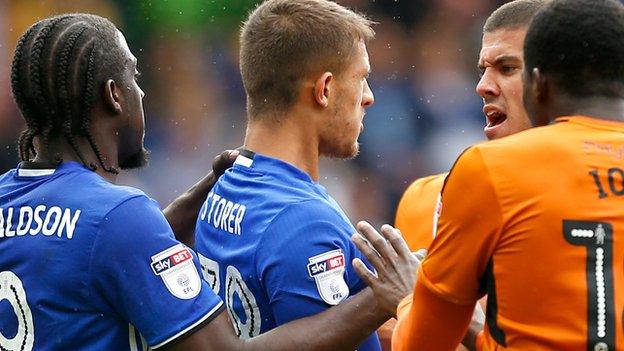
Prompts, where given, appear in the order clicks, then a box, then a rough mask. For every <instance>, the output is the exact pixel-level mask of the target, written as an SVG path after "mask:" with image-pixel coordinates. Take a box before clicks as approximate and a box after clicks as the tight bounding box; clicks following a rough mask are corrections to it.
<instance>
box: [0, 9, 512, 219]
mask: <svg viewBox="0 0 624 351" xmlns="http://www.w3.org/2000/svg"><path fill="white" fill-rule="evenodd" d="M258 2H259V1H254V0H179V1H177V0H135V1H123V0H116V1H113V0H71V1H70V0H57V1H53V0H0V172H2V173H4V172H5V171H6V170H8V169H10V168H12V167H14V166H15V165H16V163H17V152H16V139H17V135H18V133H19V131H20V130H21V128H22V127H23V122H22V121H21V118H20V117H19V113H18V111H17V109H16V107H15V104H14V103H13V100H12V98H11V94H10V84H9V70H10V60H11V57H12V55H13V50H14V47H15V43H16V41H17V39H18V38H19V36H20V35H21V34H22V33H23V31H24V30H25V29H26V28H27V27H28V26H29V25H30V24H32V23H33V22H35V21H36V20H38V19H41V18H44V17H47V16H49V15H52V14H56V13H63V12H91V13H95V14H99V15H102V16H105V17H108V18H110V19H111V20H112V21H113V22H114V23H115V24H116V25H117V26H118V27H119V28H120V29H121V30H122V31H123V32H124V34H125V35H126V38H127V39H128V42H129V45H130V48H131V50H132V51H133V52H134V54H135V55H136V56H137V57H138V58H139V70H140V71H141V72H142V76H141V81H140V84H141V86H142V88H143V90H144V91H145V92H146V94H147V95H146V97H145V100H144V106H145V111H146V124H147V134H146V144H147V147H148V148H149V149H151V151H152V153H151V161H150V166H149V167H148V168H146V169H142V170H138V171H130V172H128V173H125V174H124V175H123V176H122V177H121V178H120V183H123V184H129V185H134V186H137V187H139V188H141V189H143V190H145V191H146V192H147V193H148V194H149V195H151V196H152V197H154V198H156V199H157V200H158V201H159V202H160V203H161V204H162V205H166V204H167V203H169V202H170V201H171V200H172V199H173V198H175V197H176V196H177V195H178V194H180V193H181V192H182V191H184V190H185V189H186V188H187V187H188V186H190V185H191V184H192V183H194V182H195V181H196V180H197V179H199V178H200V177H201V176H202V175H204V174H205V173H206V172H207V171H208V170H209V169H210V164H211V162H212V159H213V157H214V156H215V155H217V154H218V153H220V152H221V151H222V150H223V149H224V148H235V147H237V146H239V145H240V144H241V143H242V140H243V135H244V130H245V94H244V91H243V88H242V83H241V80H240V75H239V73H238V57H237V56H238V46H237V40H238V29H239V26H240V22H241V20H243V19H244V18H245V16H246V14H247V12H248V11H249V10H250V9H251V8H253V6H254V4H256V3H258ZM338 2H339V3H341V4H344V5H348V6H350V7H351V8H354V9H357V10H359V11H362V12H365V13H366V14H368V15H369V17H371V18H372V19H373V20H375V21H376V22H378V23H379V24H378V25H377V26H376V28H375V29H376V31H377V39H376V40H375V41H374V42H373V43H371V44H370V45H369V48H368V50H369V53H370V59H371V64H372V66H373V72H372V74H371V78H370V85H371V88H372V89H373V92H374V94H375V101H376V102H375V105H374V106H373V107H371V108H370V109H369V110H368V112H367V114H366V117H365V122H364V124H365V131H364V133H363V134H362V135H361V137H360V143H361V153H360V155H359V156H358V158H357V159H355V160H351V161H341V160H325V161H323V163H322V165H321V179H320V183H321V184H323V185H324V186H326V187H327V188H328V190H329V192H330V193H331V194H333V195H334V196H335V197H336V199H337V200H338V202H339V203H341V204H342V205H343V207H344V209H345V210H346V212H347V213H348V214H349V216H350V217H351V219H352V220H353V221H356V220H359V219H367V220H369V221H371V222H373V223H375V224H381V223H382V222H393V216H394V210H395V207H396V204H397V202H398V200H399V198H400V195H401V193H402V192H403V190H404V189H405V188H406V187H407V185H409V183H410V182H411V181H412V180H414V179H415V178H417V177H419V176H423V175H429V174H433V173H435V172H442V171H446V170H448V169H449V168H450V166H451V165H452V163H453V161H454V160H455V158H456V157H457V155H458V154H459V153H460V152H461V150H463V149H464V148H465V147H466V146H468V145H470V144H472V143H474V142H476V141H479V140H482V139H483V133H482V130H483V125H484V117H483V115H482V113H481V107H482V103H481V99H480V98H479V97H478V96H477V95H476V93H475V91H474V87H475V85H476V82H477V80H478V71H477V69H476V63H477V58H478V51H479V46H480V40H481V27H482V25H483V23H484V21H485V18H486V17H487V15H488V14H489V13H491V11H492V10H493V9H494V8H496V7H497V6H499V5H500V4H502V3H504V2H505V1H500V0H461V1H460V0H377V1H372V0H340V1H338Z"/></svg>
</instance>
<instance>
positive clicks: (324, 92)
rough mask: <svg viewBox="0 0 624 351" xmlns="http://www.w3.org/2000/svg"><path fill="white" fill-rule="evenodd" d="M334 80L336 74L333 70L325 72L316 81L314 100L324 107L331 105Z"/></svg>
mask: <svg viewBox="0 0 624 351" xmlns="http://www.w3.org/2000/svg"><path fill="white" fill-rule="evenodd" d="M333 81H334V75H333V74H332V73H331V72H325V73H323V75H322V76H320V77H319V79H317V80H316V82H314V100H315V101H316V102H317V103H318V104H319V105H320V106H321V107H323V108H325V107H327V106H329V98H330V95H331V93H332V92H333V91H332V88H333Z"/></svg>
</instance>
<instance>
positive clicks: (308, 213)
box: [270, 198, 351, 227]
mask: <svg viewBox="0 0 624 351" xmlns="http://www.w3.org/2000/svg"><path fill="white" fill-rule="evenodd" d="M297 221H303V222H301V223H299V222H297ZM306 222H319V223H324V224H327V225H329V226H336V227H344V226H349V227H350V226H351V224H350V223H349V222H347V221H346V220H345V218H344V217H343V216H342V214H341V212H340V211H339V209H338V208H336V207H335V206H333V205H332V203H330V202H329V201H326V200H324V199H321V198H303V199H298V200H296V201H292V202H289V203H286V204H284V206H283V207H282V209H281V211H280V212H278V213H277V214H276V215H275V217H274V218H273V220H272V221H271V224H270V227H276V226H277V227H280V226H284V225H286V226H290V225H294V226H295V227H297V226H300V225H306ZM309 224H311V223H309Z"/></svg>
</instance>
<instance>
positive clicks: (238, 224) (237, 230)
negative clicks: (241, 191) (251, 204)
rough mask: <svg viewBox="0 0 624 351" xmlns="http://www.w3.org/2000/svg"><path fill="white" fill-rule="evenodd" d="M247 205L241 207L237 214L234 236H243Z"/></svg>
mask: <svg viewBox="0 0 624 351" xmlns="http://www.w3.org/2000/svg"><path fill="white" fill-rule="evenodd" d="M245 209H246V207H245V205H240V208H239V209H238V213H237V214H236V219H235V220H234V234H237V235H241V233H242V231H241V222H242V221H243V216H244V215H245Z"/></svg>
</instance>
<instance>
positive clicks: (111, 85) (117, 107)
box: [104, 79, 122, 114]
mask: <svg viewBox="0 0 624 351" xmlns="http://www.w3.org/2000/svg"><path fill="white" fill-rule="evenodd" d="M120 101H121V92H120V91H119V87H118V86H117V84H116V83H115V81H114V80H112V79H109V80H107V81H106V83H104V104H105V105H106V107H107V108H108V109H110V111H111V112H113V113H115V114H120V113H121V112H122V108H121V104H120Z"/></svg>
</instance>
